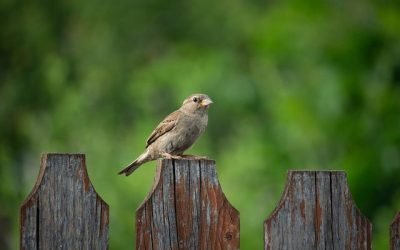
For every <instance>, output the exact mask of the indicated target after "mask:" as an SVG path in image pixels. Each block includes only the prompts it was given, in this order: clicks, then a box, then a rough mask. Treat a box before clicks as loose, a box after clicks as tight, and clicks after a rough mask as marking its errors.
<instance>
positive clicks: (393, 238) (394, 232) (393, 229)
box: [390, 212, 400, 250]
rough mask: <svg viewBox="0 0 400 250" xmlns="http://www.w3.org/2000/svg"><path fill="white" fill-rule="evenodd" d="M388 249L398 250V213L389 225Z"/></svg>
mask: <svg viewBox="0 0 400 250" xmlns="http://www.w3.org/2000/svg"><path fill="white" fill-rule="evenodd" d="M390 249H391V250H400V212H398V213H397V215H396V216H395V217H394V220H393V222H392V224H390Z"/></svg>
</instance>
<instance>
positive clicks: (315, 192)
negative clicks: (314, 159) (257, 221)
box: [264, 171, 372, 249]
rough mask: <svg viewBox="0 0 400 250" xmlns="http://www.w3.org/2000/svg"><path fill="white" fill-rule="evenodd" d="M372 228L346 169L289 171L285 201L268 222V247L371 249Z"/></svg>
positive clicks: (266, 237)
mask: <svg viewBox="0 0 400 250" xmlns="http://www.w3.org/2000/svg"><path fill="white" fill-rule="evenodd" d="M371 229H372V226H371V223H370V222H369V220H368V219H367V218H366V217H365V216H363V215H362V214H361V212H360V210H359V209H358V208H357V207H356V205H355V203H354V201H353V199H352V197H351V193H350V191H349V188H348V185H347V178H346V174H345V172H343V171H289V172H288V176H287V183H286V187H285V191H284V192H283V195H282V197H281V200H280V202H279V204H278V206H277V207H276V208H275V210H274V211H273V212H272V214H271V215H270V216H269V217H268V218H267V219H266V220H265V222H264V230H265V249H371ZM282 244H283V245H282ZM278 246H280V247H279V248H278Z"/></svg>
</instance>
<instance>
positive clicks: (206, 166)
mask: <svg viewBox="0 0 400 250" xmlns="http://www.w3.org/2000/svg"><path fill="white" fill-rule="evenodd" d="M238 185H239V184H238ZM20 215H21V219H20V222H21V225H20V235H21V237H20V248H21V249H29V250H31V249H107V248H108V227H109V207H108V205H107V204H106V203H105V202H104V201H103V200H102V199H101V197H100V196H99V195H98V194H97V193H96V191H95V190H94V187H93V186H92V184H91V183H90V180H89V177H88V175H87V171H86V164H85V156H84V155H82V154H46V155H43V156H42V163H41V167H40V172H39V177H38V179H37V181H36V184H35V186H34V188H33V190H32V192H31V193H30V194H29V196H28V197H27V198H26V200H25V201H24V202H23V203H22V205H21V211H20ZM371 230H372V226H371V223H370V222H369V221H368V219H367V218H365V217H364V216H363V215H362V214H361V212H360V211H359V210H358V209H357V207H356V206H355V204H354V202H353V200H352V198H351V194H350V191H349V189H348V186H347V180H346V174H345V173H344V172H342V171H289V173H288V177H287V183H286V188H285V191H284V193H283V195H282V198H281V200H280V202H279V204H278V205H277V207H276V208H275V210H274V211H273V212H272V214H271V215H270V216H269V217H268V218H267V219H266V220H265V221H264V232H265V235H264V241H265V245H264V246H265V249H354V250H361V249H371ZM239 232H240V230H239V212H238V211H237V210H236V209H235V208H234V207H233V206H232V205H231V204H230V203H229V201H228V200H227V199H226V197H225V195H224V193H223V192H222V190H221V187H220V185H219V182H218V178H217V174H216V170H215V162H214V161H211V160H160V161H159V164H158V169H157V176H156V180H155V182H154V185H153V189H152V191H151V192H150V194H149V196H148V197H147V198H146V199H145V201H144V202H143V203H142V205H141V206H140V207H139V208H138V209H137V213H136V249H239V246H240V241H239V240H240V237H239ZM390 246H391V249H397V250H400V213H398V214H397V215H396V217H395V219H394V221H393V223H392V224H391V226H390Z"/></svg>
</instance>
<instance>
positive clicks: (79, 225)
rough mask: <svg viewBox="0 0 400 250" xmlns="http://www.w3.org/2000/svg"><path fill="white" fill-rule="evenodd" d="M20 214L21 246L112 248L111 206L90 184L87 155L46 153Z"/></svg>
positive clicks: (37, 247)
mask: <svg viewBox="0 0 400 250" xmlns="http://www.w3.org/2000/svg"><path fill="white" fill-rule="evenodd" d="M20 216H21V221H20V222H21V227H20V230H21V232H20V234H21V238H20V248H21V249H29V250H32V249H107V248H108V220H109V208H108V205H107V204H106V203H105V202H104V201H103V200H102V199H101V197H100V196H99V195H98V194H97V193H96V191H95V190H94V188H93V186H92V184H91V183H90V180H89V177H88V175H87V170H86V163H85V155H82V154H45V155H43V156H42V163H41V167H40V172H39V176H38V178H37V181H36V184H35V186H34V188H33V190H32V192H31V193H30V194H29V196H28V197H27V198H26V200H25V201H24V202H23V204H22V205H21V209H20Z"/></svg>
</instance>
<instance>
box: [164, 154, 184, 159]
mask: <svg viewBox="0 0 400 250" xmlns="http://www.w3.org/2000/svg"><path fill="white" fill-rule="evenodd" d="M161 156H162V157H164V158H165V159H169V160H170V159H182V157H181V156H180V155H171V154H169V153H162V154H161Z"/></svg>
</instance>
